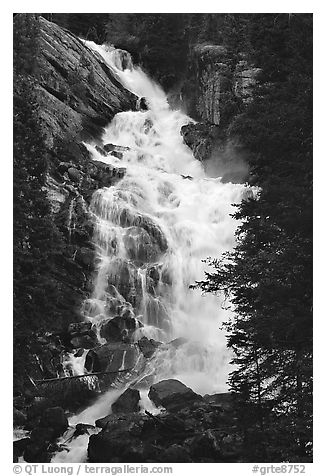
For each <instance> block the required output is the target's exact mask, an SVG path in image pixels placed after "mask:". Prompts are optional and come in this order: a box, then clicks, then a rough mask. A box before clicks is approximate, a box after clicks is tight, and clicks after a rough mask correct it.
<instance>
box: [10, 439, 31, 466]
mask: <svg viewBox="0 0 326 476" xmlns="http://www.w3.org/2000/svg"><path fill="white" fill-rule="evenodd" d="M30 441H31V440H30V438H21V439H20V440H15V441H14V442H13V456H14V463H17V462H18V458H19V457H20V456H22V455H23V454H24V451H25V449H26V448H27V446H28V445H29V443H30Z"/></svg>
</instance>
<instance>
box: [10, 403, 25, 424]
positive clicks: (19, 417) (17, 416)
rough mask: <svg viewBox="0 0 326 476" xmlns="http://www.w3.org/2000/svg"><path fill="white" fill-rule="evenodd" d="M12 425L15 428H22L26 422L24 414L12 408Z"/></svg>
mask: <svg viewBox="0 0 326 476" xmlns="http://www.w3.org/2000/svg"><path fill="white" fill-rule="evenodd" d="M13 413H14V415H13V424H14V427H15V426H24V425H25V423H26V420H27V417H26V415H25V413H23V412H21V411H20V410H17V408H15V407H14V408H13Z"/></svg>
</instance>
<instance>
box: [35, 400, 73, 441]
mask: <svg viewBox="0 0 326 476" xmlns="http://www.w3.org/2000/svg"><path fill="white" fill-rule="evenodd" d="M40 427H43V428H53V430H54V432H55V434H56V436H60V435H62V433H64V432H65V431H66V429H67V428H68V419H67V417H66V415H65V412H64V410H63V408H61V407H52V408H47V409H46V410H45V412H44V414H43V415H42V417H41V421H40Z"/></svg>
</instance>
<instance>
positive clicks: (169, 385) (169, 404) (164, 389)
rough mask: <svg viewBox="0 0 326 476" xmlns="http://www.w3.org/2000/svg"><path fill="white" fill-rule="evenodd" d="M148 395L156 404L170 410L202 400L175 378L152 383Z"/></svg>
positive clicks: (176, 409)
mask: <svg viewBox="0 0 326 476" xmlns="http://www.w3.org/2000/svg"><path fill="white" fill-rule="evenodd" d="M148 396H149V398H150V399H151V400H152V402H153V403H155V405H156V406H162V407H164V408H166V409H167V410H168V411H172V412H175V411H178V410H180V409H182V408H184V407H187V406H189V405H191V404H193V403H194V402H198V401H200V400H202V397H201V396H200V395H198V394H197V393H195V392H194V391H193V390H191V388H189V387H187V386H186V385H184V384H183V383H182V382H180V381H179V380H175V379H169V380H162V381H161V382H158V383H156V384H154V385H152V386H151V388H150V390H149V393H148Z"/></svg>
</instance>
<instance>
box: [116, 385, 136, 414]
mask: <svg viewBox="0 0 326 476" xmlns="http://www.w3.org/2000/svg"><path fill="white" fill-rule="evenodd" d="M139 400H140V393H139V390H136V389H135V388H127V390H126V391H125V392H123V394H122V395H120V397H119V398H118V399H117V400H116V401H115V402H114V403H112V407H111V408H112V413H130V412H139V410H140V406H139Z"/></svg>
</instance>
